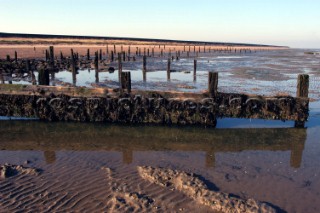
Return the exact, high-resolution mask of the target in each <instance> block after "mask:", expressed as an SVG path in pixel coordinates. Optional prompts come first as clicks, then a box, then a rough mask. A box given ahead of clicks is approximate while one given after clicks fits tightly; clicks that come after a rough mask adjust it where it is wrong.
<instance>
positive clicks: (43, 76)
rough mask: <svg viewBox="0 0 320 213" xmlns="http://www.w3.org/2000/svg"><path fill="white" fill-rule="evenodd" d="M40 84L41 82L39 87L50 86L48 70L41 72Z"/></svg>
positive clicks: (39, 76)
mask: <svg viewBox="0 0 320 213" xmlns="http://www.w3.org/2000/svg"><path fill="white" fill-rule="evenodd" d="M38 82H39V85H49V84H50V78H49V70H48V69H41V70H39V75H38Z"/></svg>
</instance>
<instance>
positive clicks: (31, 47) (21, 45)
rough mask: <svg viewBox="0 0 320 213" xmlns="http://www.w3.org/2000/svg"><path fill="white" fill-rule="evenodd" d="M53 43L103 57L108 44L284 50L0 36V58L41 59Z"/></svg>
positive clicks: (169, 49) (166, 48)
mask: <svg viewBox="0 0 320 213" xmlns="http://www.w3.org/2000/svg"><path fill="white" fill-rule="evenodd" d="M51 45H53V46H54V47H55V56H58V57H59V56H60V51H61V52H62V53H63V54H64V56H69V55H70V49H71V48H72V49H73V50H74V51H75V52H78V53H79V54H80V55H86V54H87V49H90V54H91V55H92V56H94V52H95V51H100V49H101V50H102V53H103V55H104V56H106V53H107V46H108V50H109V53H110V52H111V51H112V50H114V45H115V46H116V52H119V51H121V50H123V51H126V52H128V49H129V46H130V51H131V55H135V52H136V50H137V48H138V49H141V54H143V53H144V49H146V53H147V51H148V49H149V53H150V55H151V53H152V49H154V53H155V54H156V55H159V54H160V52H161V51H163V53H164V54H165V53H169V52H171V53H172V54H175V52H176V51H181V52H182V51H185V52H187V51H189V50H190V54H191V55H192V54H194V52H197V51H199V48H200V52H202V53H203V52H204V51H205V52H206V53H208V52H209V49H211V50H212V51H213V50H226V49H232V50H233V51H234V50H235V49H236V50H237V51H239V50H240V49H242V50H244V49H246V50H251V51H259V50H274V49H286V47H267V46H235V45H203V44H200V45H199V44H189V43H185V44H183V43H182V44H181V43H175V42H170V43H168V42H144V41H130V40H94V39H22V38H1V40H0V58H5V57H6V56H7V55H10V57H11V58H13V57H14V52H15V51H17V53H18V58H44V57H45V50H46V49H48V48H49V46H51Z"/></svg>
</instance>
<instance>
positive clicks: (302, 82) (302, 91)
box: [297, 74, 309, 98]
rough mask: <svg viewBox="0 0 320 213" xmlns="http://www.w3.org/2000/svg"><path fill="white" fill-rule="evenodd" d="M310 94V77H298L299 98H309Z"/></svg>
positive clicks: (303, 75)
mask: <svg viewBox="0 0 320 213" xmlns="http://www.w3.org/2000/svg"><path fill="white" fill-rule="evenodd" d="M308 93H309V75H305V74H300V75H298V83H297V97H304V98H307V97H308Z"/></svg>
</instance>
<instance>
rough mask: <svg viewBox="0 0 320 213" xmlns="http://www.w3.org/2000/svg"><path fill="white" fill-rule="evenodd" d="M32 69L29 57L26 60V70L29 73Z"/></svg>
mask: <svg viewBox="0 0 320 213" xmlns="http://www.w3.org/2000/svg"><path fill="white" fill-rule="evenodd" d="M30 70H31V69H30V60H29V59H27V60H26V72H27V73H29V72H30Z"/></svg>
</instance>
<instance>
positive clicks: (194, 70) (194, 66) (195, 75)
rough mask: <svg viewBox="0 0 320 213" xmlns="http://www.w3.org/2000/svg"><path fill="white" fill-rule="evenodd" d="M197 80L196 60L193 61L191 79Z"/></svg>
mask: <svg viewBox="0 0 320 213" xmlns="http://www.w3.org/2000/svg"><path fill="white" fill-rule="evenodd" d="M196 80H197V60H196V59H194V61H193V81H196Z"/></svg>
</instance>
